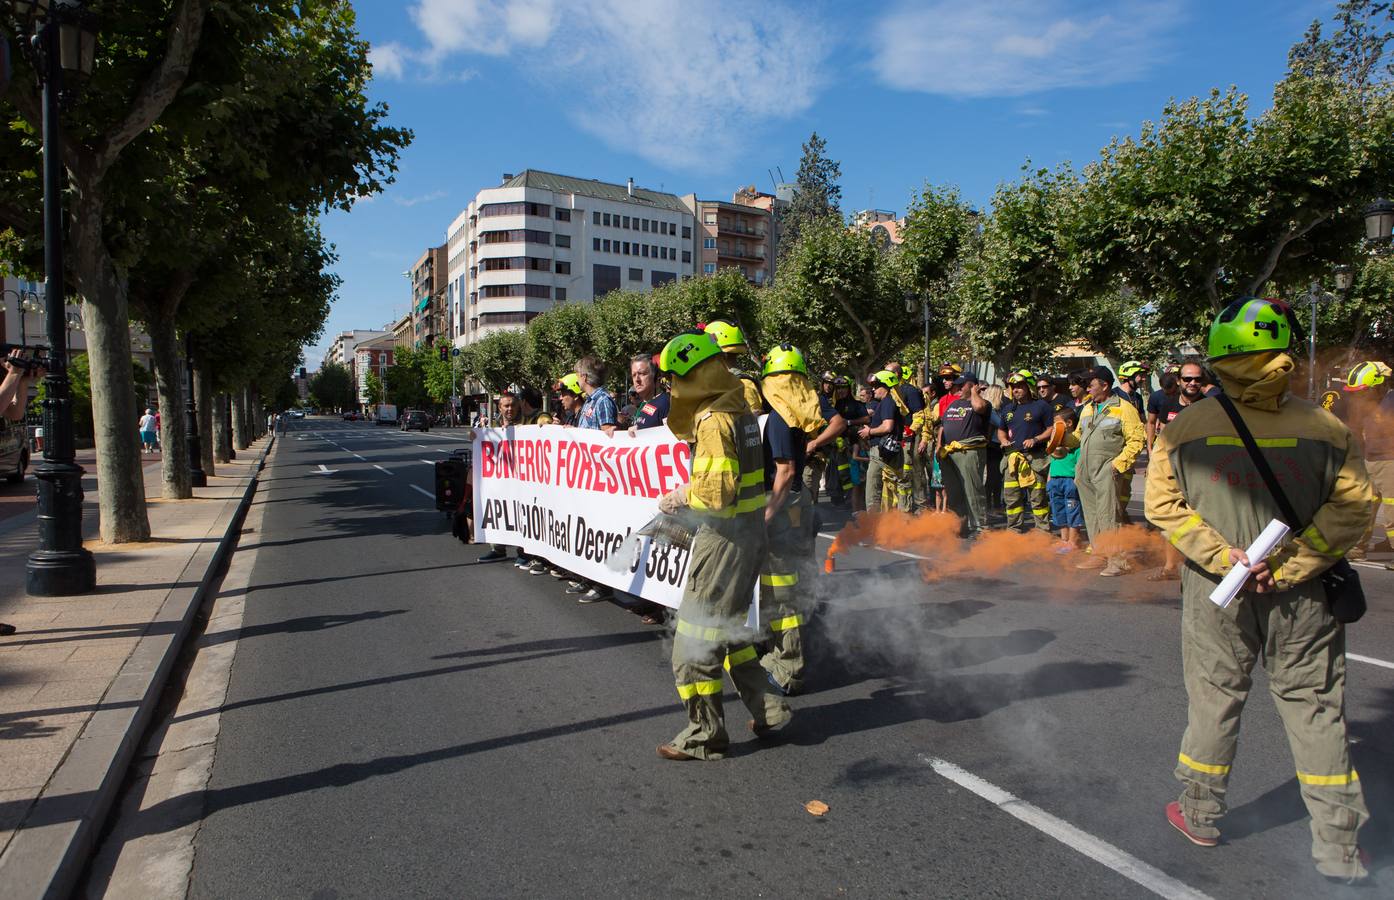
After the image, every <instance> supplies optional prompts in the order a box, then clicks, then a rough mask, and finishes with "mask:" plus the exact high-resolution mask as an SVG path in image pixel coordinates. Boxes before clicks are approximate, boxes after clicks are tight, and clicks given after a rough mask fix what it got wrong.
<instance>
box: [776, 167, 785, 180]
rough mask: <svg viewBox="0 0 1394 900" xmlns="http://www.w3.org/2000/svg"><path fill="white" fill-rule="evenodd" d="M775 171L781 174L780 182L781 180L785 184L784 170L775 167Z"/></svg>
mask: <svg viewBox="0 0 1394 900" xmlns="http://www.w3.org/2000/svg"><path fill="white" fill-rule="evenodd" d="M774 170H775V171H776V172H778V173H779V180H780V182H783V181H784V170H783V169H781V168H780V167H779V166H775V167H774Z"/></svg>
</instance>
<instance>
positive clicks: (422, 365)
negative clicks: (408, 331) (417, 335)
mask: <svg viewBox="0 0 1394 900" xmlns="http://www.w3.org/2000/svg"><path fill="white" fill-rule="evenodd" d="M433 353H434V351H433V350H432V349H431V348H430V347H423V348H421V349H416V348H412V347H406V346H400V345H399V346H398V347H397V348H396V350H394V351H393V353H392V365H391V366H389V367H388V369H387V370H386V372H385V384H384V387H385V388H386V390H387V396H388V398H389V399H390V402H391V403H393V404H395V405H396V406H397V408H398V409H421V408H423V407H425V406H428V405H430V402H431V396H430V393H429V392H428V391H427V390H426V370H427V367H428V366H429V365H430V363H431V360H432V358H433Z"/></svg>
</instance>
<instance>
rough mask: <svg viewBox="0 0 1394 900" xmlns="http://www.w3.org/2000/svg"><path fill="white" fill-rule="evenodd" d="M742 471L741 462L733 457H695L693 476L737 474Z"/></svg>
mask: <svg viewBox="0 0 1394 900" xmlns="http://www.w3.org/2000/svg"><path fill="white" fill-rule="evenodd" d="M739 469H740V460H738V459H736V458H735V457H733V456H694V457H693V458H692V474H693V475H696V474H697V473H698V472H735V471H737V470H739Z"/></svg>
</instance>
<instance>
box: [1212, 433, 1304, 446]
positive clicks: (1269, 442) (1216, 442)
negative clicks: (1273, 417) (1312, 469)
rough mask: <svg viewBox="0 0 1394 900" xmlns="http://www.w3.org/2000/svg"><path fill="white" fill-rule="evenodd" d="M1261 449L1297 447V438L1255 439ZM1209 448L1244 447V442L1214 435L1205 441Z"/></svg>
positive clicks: (1235, 438)
mask: <svg viewBox="0 0 1394 900" xmlns="http://www.w3.org/2000/svg"><path fill="white" fill-rule="evenodd" d="M1254 443H1255V444H1258V445H1259V446H1260V447H1296V446H1297V438H1254ZM1205 445H1206V446H1207V447H1242V446H1244V442H1243V441H1242V440H1240V439H1239V438H1237V437H1226V436H1224V435H1213V436H1211V437H1208V438H1206V439H1205Z"/></svg>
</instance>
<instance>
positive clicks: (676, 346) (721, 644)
mask: <svg viewBox="0 0 1394 900" xmlns="http://www.w3.org/2000/svg"><path fill="white" fill-rule="evenodd" d="M721 355H722V353H721V349H720V348H719V347H718V346H717V345H716V341H715V340H713V339H712V338H711V337H710V336H709V335H707V334H701V333H689V334H680V335H678V336H677V337H675V338H673V339H672V340H671V341H669V342H668V344H667V345H666V346H665V347H664V348H663V350H662V352H661V353H660V354H659V359H658V366H659V368H660V369H661V370H662V371H664V372H666V373H668V375H669V376H670V378H671V380H672V388H673V393H672V406H671V407H670V410H669V413H668V427H669V428H670V429H671V430H672V432H673V434H674V435H676V436H677V437H678V438H679V439H680V440H685V441H688V442H689V443H691V444H692V479H691V481H690V482H689V483H688V484H687V485H684V486H682V487H680V488H678V489H676V490H674V491H671V492H669V493H667V494H664V495H663V497H661V498H660V499H659V502H658V506H659V509H661V510H663V511H664V512H666V513H670V514H676V513H685V514H687V515H690V516H692V517H693V518H695V519H696V520H697V521H698V522H699V523H700V524H699V525H698V527H697V529H696V533H695V535H694V536H693V539H692V548H691V557H690V563H689V568H688V576H687V584H686V586H685V587H684V589H683V598H682V603H681V604H680V605H679V607H678V613H677V625H676V634H675V635H674V638H673V675H674V678H675V679H676V682H677V688H678V697H679V698H681V700H682V703H683V708H684V709H685V710H686V711H687V720H688V724H687V727H686V728H684V729H683V730H682V731H681V732H680V733H679V734H678V736H677V737H675V738H673V740H672V741H671V742H669V743H667V744H661V745H660V746H659V748H658V755H659V756H661V757H663V758H664V759H671V760H688V759H720V758H721V757H722V756H724V755H725V753H726V749H727V746H728V745H729V743H730V739H729V738H728V736H727V734H726V723H725V720H724V718H723V716H722V704H721V692H722V677H721V670H722V666H723V663H724V664H725V668H726V670H727V671H728V672H730V673H731V680H732V681H733V682H734V683H735V685H736V691H737V693H738V694H740V697H741V700H742V701H743V702H744V703H745V705H746V707H747V708H748V709H749V710H750V714H751V716H752V718H751V719H750V722H749V726H750V728H751V730H752V731H754V732H755V734H756V735H757V736H759V735H763V734H765V733H767V732H769V731H771V730H773V729H775V728H778V727H779V726H781V725H783V724H784V723H786V722H788V721H789V719H790V717H791V715H792V713H791V712H790V710H789V704H788V703H787V702H786V701H785V700H784V698H783V697H780V696H779V695H778V694H776V693H774V691H773V688H772V686H771V685H770V683H769V681H768V680H767V678H766V676H765V670H764V669H762V668H761V667H760V663H759V659H758V655H757V652H756V649H755V646H754V644H753V643H752V642H751V639H752V638H753V637H754V635H753V634H752V633H751V631H750V629H749V628H748V627H747V625H746V618H747V616H748V615H749V612H750V603H751V600H752V598H753V597H754V596H755V585H756V583H757V580H758V578H759V575H760V567H761V566H762V565H763V563H764V558H765V528H764V515H765V468H764V459H763V450H762V448H761V441H760V425H759V423H758V422H757V421H756V420H755V417H754V416H752V415H751V414H750V412H749V411H748V409H747V407H746V401H745V398H744V397H743V396H742V391H741V385H740V381H739V380H738V379H737V378H736V377H735V376H734V375H732V374H731V372H730V370H729V369H727V368H726V365H725V363H724V361H723V360H722V359H721Z"/></svg>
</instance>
